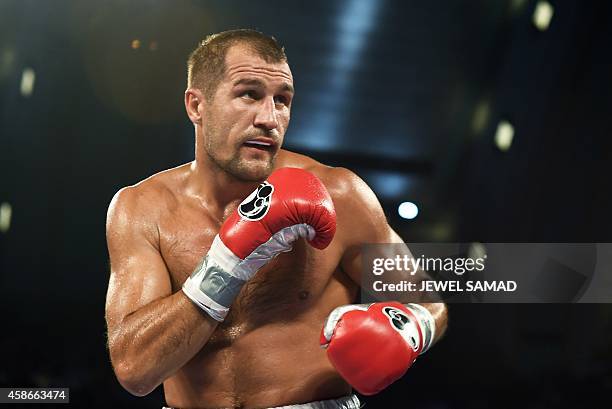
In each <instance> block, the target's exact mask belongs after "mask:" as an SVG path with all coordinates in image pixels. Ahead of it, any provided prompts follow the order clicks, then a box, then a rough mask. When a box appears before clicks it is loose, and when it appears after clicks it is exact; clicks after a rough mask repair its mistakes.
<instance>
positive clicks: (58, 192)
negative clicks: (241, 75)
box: [0, 0, 612, 409]
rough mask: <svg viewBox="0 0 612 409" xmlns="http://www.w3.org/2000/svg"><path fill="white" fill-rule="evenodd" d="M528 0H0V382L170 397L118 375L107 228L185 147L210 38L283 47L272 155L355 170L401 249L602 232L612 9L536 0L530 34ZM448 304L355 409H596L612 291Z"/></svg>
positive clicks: (127, 399) (89, 397) (83, 403)
mask: <svg viewBox="0 0 612 409" xmlns="http://www.w3.org/2000/svg"><path fill="white" fill-rule="evenodd" d="M536 3H537V2H536V1H533V0H512V1H510V0H508V1H501V0H500V1H493V0H480V1H476V0H470V1H468V0H465V1H459V0H454V1H441V0H437V1H428V2H424V1H389V0H382V1H376V0H345V1H340V0H338V1H310V2H304V1H302V2H300V1H293V2H291V1H285V2H281V1H266V2H248V1H187V0H180V1H178V0H177V1H162V0H148V1H133V2H129V3H128V2H124V1H118V0H114V1H104V2H102V1H100V2H93V1H77V0H74V1H65V0H64V1H42V0H39V1H33V0H20V1H17V0H1V1H0V160H1V164H0V202H2V203H9V204H10V205H11V208H12V218H11V223H10V228H9V229H8V230H6V231H3V232H0V272H1V274H0V312H1V319H2V326H1V328H2V332H1V335H0V386H4V387H8V386H20V387H24V386H58V387H59V386H63V387H70V388H71V405H72V406H74V407H83V408H98V407H100V408H102V407H143V408H144V407H149V408H151V407H160V406H161V404H162V403H163V395H162V392H161V389H160V388H158V390H156V391H155V392H153V393H152V394H151V395H149V396H147V397H145V398H136V397H132V396H131V395H129V394H128V393H127V392H126V391H124V390H123V389H122V388H121V387H120V386H119V384H118V383H117V381H116V380H115V378H114V376H113V373H112V370H111V367H110V363H109V359H108V354H107V351H106V350H105V326H104V297H105V292H106V286H107V280H108V260H107V252H106V243H105V237H104V221H105V215H106V209H107V206H108V203H109V202H110V200H111V198H112V196H113V194H114V193H115V192H116V191H117V190H118V189H119V188H121V187H122V186H126V185H130V184H133V183H136V182H137V181H139V180H141V179H143V178H145V177H147V176H149V175H151V174H153V173H155V172H157V171H160V170H163V169H166V168H168V167H173V166H176V165H179V164H181V163H184V162H187V161H189V160H191V159H192V158H193V128H192V126H191V124H190V123H189V121H188V120H187V117H186V115H185V113H184V108H183V102H182V100H183V91H184V88H185V81H186V80H185V77H186V75H185V60H186V57H187V55H188V53H189V52H190V51H191V50H192V49H193V48H194V47H195V46H196V45H197V43H198V41H199V40H201V39H202V38H203V37H204V36H205V35H207V34H210V33H212V32H217V31H221V30H225V29H230V28H242V27H248V28H257V29H259V30H261V31H264V32H266V33H268V34H271V35H274V36H276V37H277V38H278V39H279V40H280V41H281V43H283V44H284V45H285V47H286V49H287V54H288V56H289V62H290V64H291V67H292V70H293V74H294V77H295V85H296V90H297V96H296V100H295V102H294V108H293V112H292V122H291V127H290V129H289V131H288V133H287V136H286V148H288V149H291V150H295V151H298V152H302V153H306V154H309V155H311V156H313V157H314V158H316V159H318V160H320V161H323V162H325V163H328V164H331V165H338V166H344V167H348V168H350V169H352V170H353V171H355V172H356V173H357V174H359V175H361V176H362V177H363V178H364V179H365V180H366V181H367V182H368V183H369V184H370V186H371V187H372V188H373V189H374V191H375V192H376V193H377V194H378V196H379V198H380V200H381V202H382V204H383V206H384V208H385V211H386V213H387V215H388V218H389V220H390V223H391V224H392V226H394V228H395V229H396V230H397V231H398V232H399V233H400V234H401V235H402V237H403V238H404V239H405V240H406V241H407V242H410V241H412V242H418V241H420V242H425V241H440V242H444V241H464V242H471V241H479V242H495V241H498V242H510V241H517V242H607V241H611V236H612V234H611V233H610V228H611V227H612V215H611V213H610V210H609V209H610V208H611V205H612V193H611V190H610V183H609V180H608V176H609V174H610V169H611V164H610V157H611V150H610V143H609V142H608V139H609V136H610V129H611V126H610V125H611V123H610V122H611V119H610V118H611V115H610V114H609V111H610V109H611V106H612V105H611V104H610V102H611V91H612V75H611V74H612V70H611V64H610V60H611V53H610V50H611V49H612V26H611V25H610V24H609V21H610V17H612V3H610V2H606V1H578V0H576V1H570V0H566V1H552V2H551V4H552V6H553V7H554V15H553V18H552V20H551V24H550V27H549V28H548V30H545V31H541V30H539V29H537V28H536V27H535V26H534V24H533V22H532V15H533V13H534V10H535V8H536ZM134 40H138V42H135V41H134ZM27 68H29V69H31V70H33V71H34V73H35V83H34V89H33V92H32V93H31V94H30V95H24V94H22V92H21V91H20V83H21V80H22V73H23V71H24V70H25V69H27ZM502 120H504V121H508V122H510V123H511V124H512V125H513V127H514V131H515V133H514V139H513V143H512V145H511V146H510V148H509V149H508V150H507V151H502V150H500V149H499V148H498V147H497V146H496V145H495V142H494V139H495V138H494V135H495V132H496V129H497V126H498V124H499V122H500V121H502ZM406 200H409V201H412V202H414V203H416V204H417V205H418V207H419V210H420V212H419V215H418V217H417V218H415V219H413V220H405V219H402V218H400V217H399V216H398V211H397V208H398V205H399V203H401V202H403V201H406ZM449 309H450V320H451V321H450V326H449V329H448V333H447V335H446V338H445V339H444V340H443V341H442V342H440V343H439V344H438V345H437V346H436V347H435V348H434V349H433V350H432V351H430V353H428V355H427V356H426V357H423V358H422V359H420V360H419V361H418V362H417V363H416V365H415V367H413V368H412V369H411V370H410V371H409V372H408V374H407V375H406V376H405V378H404V379H402V380H401V381H399V382H397V383H396V384H394V385H393V386H392V387H390V388H389V389H388V390H386V391H385V392H383V393H381V394H380V395H378V396H375V397H370V398H366V399H365V402H366V403H367V407H374V408H378V407H380V408H383V407H420V408H440V409H443V408H489V407H496V408H506V407H507V408H565V407H567V408H572V407H579V408H586V407H596V406H597V407H600V406H601V405H604V406H605V405H608V404H609V399H610V398H609V396H610V394H611V392H612V352H611V351H612V347H611V346H612V308H611V307H610V305H609V304H600V305H597V304H580V305H577V304H546V305H545V304H539V305H491V304H490V305H483V304H480V305H478V304H473V305H466V304H456V305H455V304H453V305H450V306H449ZM45 407H48V406H45Z"/></svg>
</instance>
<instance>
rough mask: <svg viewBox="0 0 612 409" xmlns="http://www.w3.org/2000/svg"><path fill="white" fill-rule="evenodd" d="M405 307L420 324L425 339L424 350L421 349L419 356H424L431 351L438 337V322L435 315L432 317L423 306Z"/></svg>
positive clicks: (423, 342)
mask: <svg viewBox="0 0 612 409" xmlns="http://www.w3.org/2000/svg"><path fill="white" fill-rule="evenodd" d="M404 306H405V307H406V308H408V309H409V310H410V311H411V312H412V313H413V314H414V316H415V317H416V319H417V321H418V322H419V327H420V328H421V334H422V336H423V339H422V340H421V344H422V345H423V349H421V352H420V353H419V355H422V354H424V353H425V352H426V351H427V350H428V349H429V347H431V344H432V343H433V340H434V337H435V335H436V320H435V319H434V317H433V315H431V313H430V312H429V310H428V309H427V308H425V307H423V306H422V305H419V304H404Z"/></svg>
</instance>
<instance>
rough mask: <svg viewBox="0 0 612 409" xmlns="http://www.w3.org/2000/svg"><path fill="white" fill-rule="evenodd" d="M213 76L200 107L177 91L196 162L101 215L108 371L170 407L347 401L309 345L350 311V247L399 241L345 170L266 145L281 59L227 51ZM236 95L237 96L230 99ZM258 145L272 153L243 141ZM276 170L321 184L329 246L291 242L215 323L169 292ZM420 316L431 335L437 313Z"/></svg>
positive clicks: (135, 190) (126, 195)
mask: <svg viewBox="0 0 612 409" xmlns="http://www.w3.org/2000/svg"><path fill="white" fill-rule="evenodd" d="M234 51H240V52H234ZM226 66H227V68H226V77H225V79H224V81H222V83H221V84H220V85H219V88H218V90H217V91H216V94H215V95H216V96H215V100H214V101H215V102H214V103H210V102H205V101H204V97H203V96H202V95H201V93H200V92H198V90H188V91H187V92H186V101H185V104H186V108H187V113H188V116H189V117H190V119H191V120H192V122H193V123H194V127H195V130H196V160H194V161H193V162H190V163H187V164H185V165H181V166H179V167H176V168H174V169H170V170H167V171H164V172H161V173H158V174H156V175H154V176H152V177H150V178H148V179H146V180H144V181H142V182H140V183H138V184H136V185H134V186H130V187H127V188H124V189H122V190H120V191H119V192H118V193H117V195H115V197H114V199H113V201H112V202H111V205H110V207H109V213H108V219H107V241H108V247H109V254H110V260H111V277H110V282H109V288H108V294H107V302H106V319H107V325H108V343H109V351H110V355H111V360H112V363H113V368H114V370H115V373H116V375H117V378H118V380H119V381H120V382H121V384H122V385H123V386H124V387H125V388H126V389H127V390H128V391H130V392H131V393H133V394H135V395H139V396H141V395H145V394H147V393H149V392H150V391H152V390H153V389H154V388H155V387H157V386H158V385H159V384H161V383H163V385H164V393H165V397H166V403H167V404H168V405H169V406H172V407H175V408H221V407H223V408H227V407H232V408H238V407H239V408H260V407H274V406H282V405H288V404H295V403H304V402H310V401H315V400H322V399H330V398H335V397H340V396H344V395H347V394H349V393H350V391H351V388H350V386H349V385H348V384H346V383H345V382H344V380H343V379H342V378H341V377H340V376H339V375H338V374H337V372H336V371H335V370H334V368H333V367H332V365H331V364H330V362H329V361H328V359H327V356H326V353H325V351H324V350H323V349H321V348H320V347H319V335H320V331H321V327H322V325H323V323H324V322H325V319H326V318H327V315H328V314H329V313H330V312H331V311H332V310H333V309H334V308H336V307H337V306H339V305H344V304H351V303H356V302H358V299H357V296H358V289H359V282H360V274H361V267H360V264H361V261H360V245H361V244H362V243H392V242H401V239H400V238H399V236H398V235H397V234H396V233H395V232H394V231H393V230H392V229H391V228H390V227H389V225H388V224H387V222H386V219H385V216H384V214H383V211H382V208H381V207H380V205H379V203H378V200H377V199H376V197H375V195H374V194H373V193H372V191H371V190H370V189H369V188H368V186H367V185H366V184H365V183H364V182H363V181H362V180H361V179H359V178H358V177H357V176H355V175H354V174H353V173H352V172H350V171H348V170H346V169H343V168H331V167H327V166H324V165H322V164H320V163H318V162H316V161H314V160H313V159H310V158H308V157H306V156H303V155H299V154H296V153H292V152H289V151H286V150H281V149H280V145H281V143H282V138H283V136H284V133H285V131H286V128H287V126H288V123H289V109H290V100H291V97H292V77H291V74H290V71H289V69H288V66H287V65H286V63H268V62H265V61H264V60H262V59H261V58H258V57H255V56H253V55H252V54H250V53H248V52H245V51H244V49H239V46H234V47H233V48H232V49H230V51H229V53H228V56H227V57H226ZM252 80H258V81H259V82H260V83H259V84H256V82H257V81H252ZM245 85H248V87H250V88H248V89H247V91H244V92H243V91H236V90H237V89H240V90H241V89H242V88H240V87H243V86H245ZM252 87H255V90H254V92H257V93H259V94H258V95H255V96H253V95H252V94H251V92H252V91H253V89H252ZM279 95H280V96H282V98H280V97H279V98H277V97H278V96H279ZM207 120H208V121H209V123H207ZM211 122H212V123H211ZM259 136H263V137H265V138H269V139H270V140H273V141H274V147H273V148H271V149H269V151H265V150H259V149H256V148H252V147H246V146H244V145H243V143H244V142H245V141H246V140H248V139H252V138H254V137H259ZM207 149H211V150H212V151H207ZM211 152H212V153H211ZM207 153H209V154H207ZM211 155H216V157H215V158H211ZM287 166H292V167H299V168H304V169H306V170H308V171H310V172H312V173H313V174H315V175H316V176H318V177H319V178H320V179H321V180H322V182H323V183H324V184H325V186H326V187H327V189H328V191H329V192H330V194H331V197H332V199H333V201H334V206H335V208H336V213H337V232H336V236H335V238H334V240H333V241H332V243H331V244H330V246H329V247H328V248H326V249H325V250H316V249H314V248H312V247H311V246H310V245H308V244H307V243H306V242H305V241H304V240H300V241H298V242H297V243H296V245H295V246H294V250H293V251H291V252H290V253H285V254H282V255H280V256H278V257H277V258H276V259H274V260H273V261H272V262H270V263H269V264H268V265H266V266H264V267H263V268H262V269H261V270H260V271H259V272H258V273H257V274H256V275H255V277H254V278H253V279H252V280H251V281H249V282H248V283H247V284H246V285H245V286H244V287H243V288H242V291H241V293H240V294H239V296H238V298H237V299H236V300H235V301H234V303H233V304H232V307H231V309H230V314H229V315H228V317H227V318H226V320H225V321H224V322H222V323H217V322H216V321H214V320H212V319H211V318H210V317H209V316H208V315H207V314H206V313H204V312H203V311H202V310H200V309H199V308H198V307H196V306H195V305H194V304H193V303H192V302H191V301H190V300H189V299H188V298H187V297H186V296H185V295H184V293H183V292H182V291H181V286H182V284H183V282H184V281H185V280H186V278H187V277H188V276H189V275H190V274H191V272H192V271H193V269H194V268H195V267H196V265H197V264H198V262H199V261H200V260H201V259H202V257H203V256H204V255H205V254H206V252H207V251H208V249H209V248H210V245H211V244H212V240H213V238H214V236H215V234H216V233H217V232H218V231H219V228H220V226H221V224H222V222H223V220H224V219H225V218H226V217H227V216H228V215H229V214H230V213H231V212H232V211H233V210H234V209H235V208H236V206H237V205H238V204H239V203H240V201H241V200H242V199H243V198H244V197H246V196H247V195H248V194H249V193H250V192H251V191H252V190H253V189H254V188H255V187H256V186H257V181H260V180H263V179H265V177H266V176H267V175H268V174H269V173H270V172H271V171H272V170H273V169H275V168H280V167H287ZM232 172H233V173H232ZM426 307H427V308H428V309H429V310H430V311H431V312H432V314H433V315H434V317H435V319H436V327H437V329H436V338H439V337H440V336H441V335H442V333H443V332H444V329H445V327H446V308H445V306H444V304H427V305H426Z"/></svg>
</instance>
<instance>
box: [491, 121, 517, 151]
mask: <svg viewBox="0 0 612 409" xmlns="http://www.w3.org/2000/svg"><path fill="white" fill-rule="evenodd" d="M513 139H514V126H512V124H511V123H510V122H508V121H501V122H500V123H499V124H498V125H497V132H495V145H497V147H498V148H499V150H500V151H502V152H506V151H507V150H508V149H510V146H511V145H512V140H513Z"/></svg>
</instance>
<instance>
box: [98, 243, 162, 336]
mask: <svg viewBox="0 0 612 409" xmlns="http://www.w3.org/2000/svg"><path fill="white" fill-rule="evenodd" d="M171 293H172V287H171V283H170V275H169V273H168V270H167V268H166V264H165V263H164V261H163V259H162V258H161V255H160V254H159V252H158V251H157V250H156V249H154V248H152V247H149V246H147V245H143V246H142V247H141V248H139V249H134V250H133V254H132V255H129V256H125V257H121V255H117V257H116V260H113V254H111V274H110V280H109V284H108V292H107V295H106V320H107V325H108V327H109V332H110V331H111V329H112V328H113V327H114V326H116V325H117V324H119V323H120V322H121V321H122V320H123V318H124V317H125V316H127V315H129V314H131V313H133V312H134V311H137V310H138V309H140V308H141V307H143V306H145V305H147V304H149V303H150V302H152V301H154V300H156V299H159V298H162V297H165V296H168V295H170V294H171Z"/></svg>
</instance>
